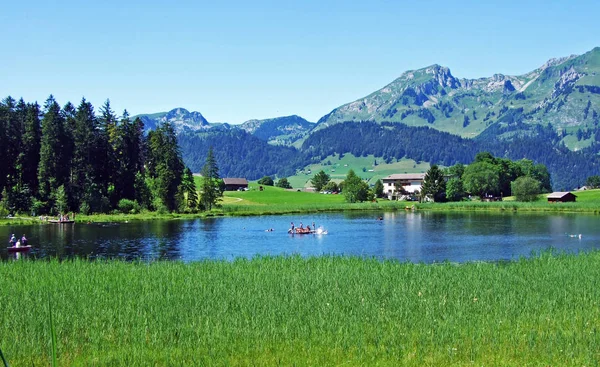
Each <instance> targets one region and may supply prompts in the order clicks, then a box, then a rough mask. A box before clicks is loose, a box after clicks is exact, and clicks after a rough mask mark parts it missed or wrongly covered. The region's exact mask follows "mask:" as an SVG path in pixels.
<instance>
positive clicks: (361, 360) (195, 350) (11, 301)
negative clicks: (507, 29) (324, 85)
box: [0, 252, 600, 366]
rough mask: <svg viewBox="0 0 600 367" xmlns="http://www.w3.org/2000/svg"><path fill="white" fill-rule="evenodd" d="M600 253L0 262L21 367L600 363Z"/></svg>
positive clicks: (6, 324)
mask: <svg viewBox="0 0 600 367" xmlns="http://www.w3.org/2000/svg"><path fill="white" fill-rule="evenodd" d="M599 278H600V252H593V253H589V254H580V255H564V254H563V255H553V254H550V253H544V254H541V255H539V256H536V257H533V258H531V259H527V260H526V259H522V260H519V261H516V262H508V263H469V264H462V265H456V264H451V263H444V264H439V265H422V264H410V263H399V262H397V261H377V260H374V259H361V258H345V257H321V258H300V257H296V256H293V257H274V258H273V257H260V258H255V259H252V260H245V259H239V260H235V261H233V262H225V261H202V262H197V263H189V264H184V263H177V262H156V263H125V262H118V261H111V262H86V261H82V260H72V261H65V262H58V261H48V262H43V261H36V262H34V261H12V262H3V263H0V289H2V292H0V308H1V309H0V311H1V312H0V335H2V340H3V341H4V340H8V341H11V342H10V343H7V342H5V343H3V347H4V348H5V350H4V351H5V355H6V357H7V359H8V360H9V361H11V363H12V364H14V365H16V366H20V365H34V366H42V365H48V364H49V361H51V358H52V356H51V355H49V354H50V353H49V350H51V349H52V348H51V345H49V343H51V339H52V338H51V335H50V334H49V333H50V332H51V331H49V330H48V327H47V326H46V325H47V324H48V320H47V315H48V313H47V305H46V302H44V298H45V296H46V294H47V290H48V289H50V290H51V292H52V295H53V296H52V317H53V323H54V325H55V331H56V339H57V340H56V343H57V345H58V346H59V350H60V354H59V355H58V363H59V364H60V365H63V366H70V365H76V366H91V365H111V366H112V365H115V366H147V365H154V366H167V365H169V366H171V365H190V366H196V365H277V364H281V365H294V364H296V365H413V366H422V365H508V366H511V365H512V366H522V365H557V366H558V365H561V366H562V365H598V363H600V345H599V344H600V338H599V335H598V330H599V329H600V301H599V300H600V288H599V287H598V286H597V279H599Z"/></svg>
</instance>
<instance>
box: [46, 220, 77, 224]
mask: <svg viewBox="0 0 600 367" xmlns="http://www.w3.org/2000/svg"><path fill="white" fill-rule="evenodd" d="M48 223H55V224H69V223H75V221H74V220H72V219H71V220H60V219H48Z"/></svg>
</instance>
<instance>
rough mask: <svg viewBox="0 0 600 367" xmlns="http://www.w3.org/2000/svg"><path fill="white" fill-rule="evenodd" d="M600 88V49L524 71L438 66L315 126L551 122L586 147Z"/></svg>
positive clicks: (476, 128) (467, 133) (464, 128)
mask: <svg viewBox="0 0 600 367" xmlns="http://www.w3.org/2000/svg"><path fill="white" fill-rule="evenodd" d="M599 89H600V48H595V49H593V50H592V51H590V52H587V53H585V54H583V55H580V56H569V57H564V58H560V59H552V60H549V61H548V62H546V63H545V64H544V65H543V66H541V67H540V68H538V69H536V70H533V71H531V72H529V73H527V74H525V75H520V76H509V75H502V74H495V75H493V76H491V77H489V78H479V79H459V78H456V77H455V76H453V75H452V73H451V72H450V70H449V69H448V68H447V67H443V66H440V65H432V66H428V67H426V68H423V69H419V70H411V71H407V72H405V73H403V74H402V75H401V76H400V77H399V78H398V79H396V80H394V81H393V82H392V83H390V84H388V85H386V86H385V87H383V88H382V89H380V90H378V91H376V92H374V93H372V94H370V95H368V96H366V97H364V98H361V99H358V100H356V101H354V102H350V103H348V104H345V105H343V106H340V107H338V108H336V109H334V110H333V111H331V112H330V113H329V114H327V115H325V116H323V117H322V118H321V119H320V120H319V121H318V125H317V127H316V128H315V131H318V130H321V129H323V128H326V127H328V126H332V125H335V124H337V123H340V122H345V121H376V122H381V121H389V122H402V123H405V124H407V125H409V126H429V127H431V128H434V129H438V130H441V131H446V132H450V133H453V134H457V135H460V136H463V137H475V136H477V135H479V134H480V133H482V132H483V131H485V130H486V129H487V128H489V127H490V126H491V125H494V124H495V123H504V124H506V123H525V124H543V125H547V124H550V125H551V126H553V127H554V129H555V130H556V131H558V132H560V133H562V134H563V135H564V138H565V141H564V142H565V144H567V145H568V146H570V147H571V148H573V149H578V148H582V147H585V146H587V145H589V141H588V142H586V139H585V138H584V139H581V138H579V139H574V138H573V137H574V136H575V134H576V133H577V130H578V129H581V130H582V131H583V132H584V135H586V134H585V132H586V131H591V130H592V129H594V128H595V127H596V126H597V125H598V124H599V122H600V119H599V117H598V113H599V112H600V93H598V90H599ZM569 136H571V137H569ZM584 137H585V136H584ZM589 139H592V137H591V136H590V134H587V140H589Z"/></svg>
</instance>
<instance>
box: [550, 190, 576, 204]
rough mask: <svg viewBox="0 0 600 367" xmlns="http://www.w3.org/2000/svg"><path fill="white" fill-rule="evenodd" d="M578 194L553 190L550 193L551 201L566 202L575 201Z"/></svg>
mask: <svg viewBox="0 0 600 367" xmlns="http://www.w3.org/2000/svg"><path fill="white" fill-rule="evenodd" d="M576 198H577V196H576V195H573V194H571V193H570V192H553V193H552V194H549V195H548V202H549V203H557V202H558V203H565V202H568V201H572V202H575V200H576Z"/></svg>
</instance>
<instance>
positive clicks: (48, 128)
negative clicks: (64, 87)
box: [38, 95, 70, 202]
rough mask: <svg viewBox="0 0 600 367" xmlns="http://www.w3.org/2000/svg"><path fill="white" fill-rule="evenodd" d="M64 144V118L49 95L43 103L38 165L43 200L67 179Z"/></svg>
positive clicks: (65, 142) (65, 141) (65, 140)
mask: <svg viewBox="0 0 600 367" xmlns="http://www.w3.org/2000/svg"><path fill="white" fill-rule="evenodd" d="M65 145H67V136H66V134H65V126H64V118H63V116H62V114H61V109H60V106H59V105H58V103H57V102H56V100H55V99H54V97H53V96H52V95H50V97H48V99H47V100H46V103H45V104H44V117H43V118H42V136H41V142H40V164H39V167H38V180H39V185H40V186H39V192H40V198H41V200H42V201H43V202H45V201H47V200H49V199H50V194H51V193H52V192H54V191H56V189H58V187H59V186H61V185H63V184H64V183H65V181H66V180H67V177H68V173H69V166H70V165H69V162H68V161H65V159H64V158H65V157H64V150H63V149H64V147H65Z"/></svg>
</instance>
